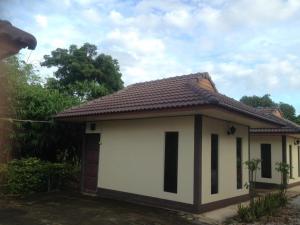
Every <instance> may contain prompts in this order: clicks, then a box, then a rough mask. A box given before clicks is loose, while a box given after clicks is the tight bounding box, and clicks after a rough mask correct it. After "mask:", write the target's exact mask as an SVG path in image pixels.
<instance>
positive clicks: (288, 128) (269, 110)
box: [250, 107, 300, 134]
mask: <svg viewBox="0 0 300 225" xmlns="http://www.w3.org/2000/svg"><path fill="white" fill-rule="evenodd" d="M258 110H259V111H261V112H262V113H264V114H265V115H267V116H269V117H272V118H273V119H274V120H277V121H278V122H281V123H283V124H284V126H282V127H280V128H251V129H250V132H251V133H253V134H266V133H280V134H282V133H293V134H295V133H300V125H298V124H296V123H294V122H292V121H290V120H288V119H285V118H283V117H278V116H276V115H274V114H273V112H274V110H277V111H279V112H280V110H279V109H278V108H276V107H264V108H258Z"/></svg>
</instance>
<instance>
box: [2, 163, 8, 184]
mask: <svg viewBox="0 0 300 225" xmlns="http://www.w3.org/2000/svg"><path fill="white" fill-rule="evenodd" d="M6 180H7V164H4V163H3V164H2V163H0V186H1V184H4V183H6Z"/></svg>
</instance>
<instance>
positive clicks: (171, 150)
mask: <svg viewBox="0 0 300 225" xmlns="http://www.w3.org/2000/svg"><path fill="white" fill-rule="evenodd" d="M173 141H175V143H174V142H173ZM178 143H179V132H177V131H167V132H165V159H164V191H165V192H170V193H175V194H176V193H177V189H178Z"/></svg>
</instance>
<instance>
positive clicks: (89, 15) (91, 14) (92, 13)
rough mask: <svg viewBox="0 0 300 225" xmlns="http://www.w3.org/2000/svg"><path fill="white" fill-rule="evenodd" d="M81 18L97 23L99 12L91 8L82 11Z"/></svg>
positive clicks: (99, 18)
mask: <svg viewBox="0 0 300 225" xmlns="http://www.w3.org/2000/svg"><path fill="white" fill-rule="evenodd" d="M83 16H84V17H85V18H86V19H87V20H89V21H90V22H93V23H99V22H100V21H101V16H100V14H99V12H98V11H96V10H95V9H92V8H90V9H85V10H83Z"/></svg>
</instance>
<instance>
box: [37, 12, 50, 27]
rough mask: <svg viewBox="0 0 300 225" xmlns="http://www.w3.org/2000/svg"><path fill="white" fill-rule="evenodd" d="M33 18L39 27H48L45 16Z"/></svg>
mask: <svg viewBox="0 0 300 225" xmlns="http://www.w3.org/2000/svg"><path fill="white" fill-rule="evenodd" d="M34 18H35V21H36V23H37V24H38V25H39V26H40V27H42V28H46V27H47V26H48V19H47V17H46V16H44V15H36V16H35V17H34Z"/></svg>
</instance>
